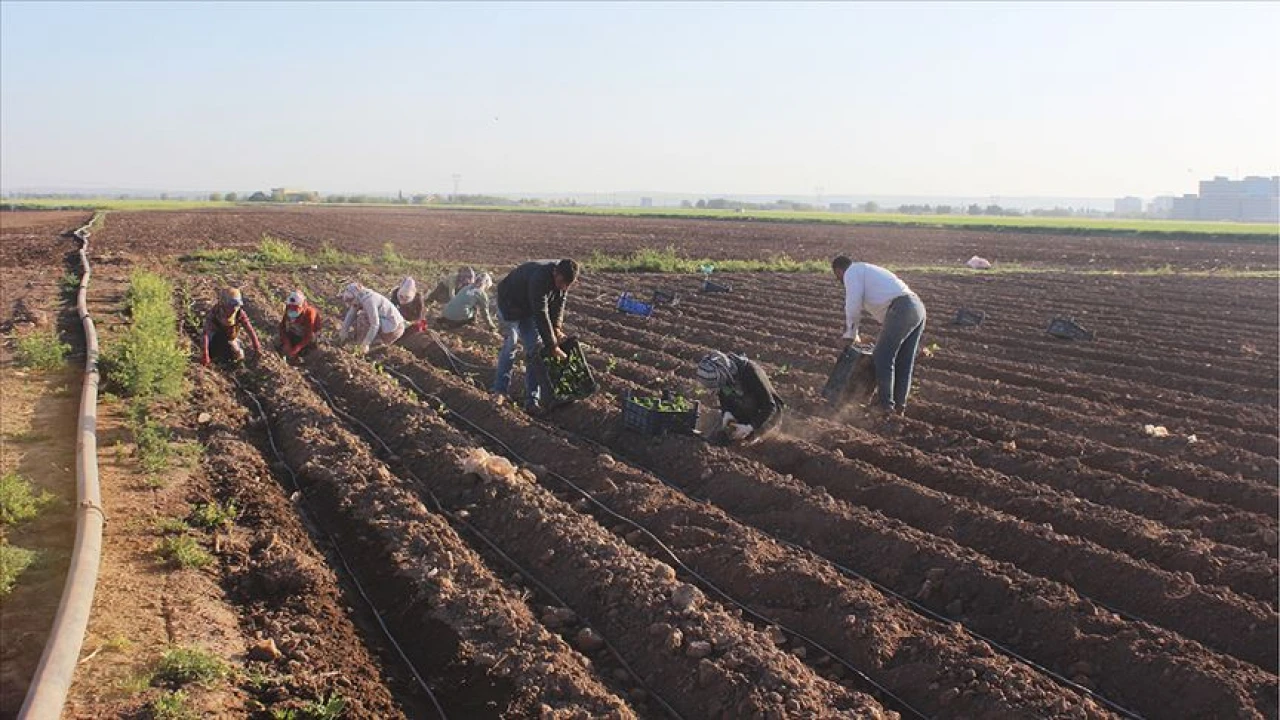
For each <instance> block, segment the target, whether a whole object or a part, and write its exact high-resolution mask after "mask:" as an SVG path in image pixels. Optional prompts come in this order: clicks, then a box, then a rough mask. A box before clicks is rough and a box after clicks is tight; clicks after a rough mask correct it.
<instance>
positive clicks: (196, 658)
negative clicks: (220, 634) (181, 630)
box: [151, 647, 228, 687]
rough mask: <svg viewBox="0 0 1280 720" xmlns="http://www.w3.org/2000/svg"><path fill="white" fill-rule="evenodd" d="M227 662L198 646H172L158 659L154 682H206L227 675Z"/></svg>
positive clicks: (164, 683)
mask: <svg viewBox="0 0 1280 720" xmlns="http://www.w3.org/2000/svg"><path fill="white" fill-rule="evenodd" d="M227 672H228V669H227V664H226V663H225V662H223V661H222V659H221V658H219V657H218V656H217V655H214V654H213V653H211V652H209V651H208V650H205V649H203V648H198V647H171V648H169V649H168V650H165V651H164V654H162V655H161V656H160V659H159V660H158V661H156V666H155V669H154V670H153V671H152V676H151V677H152V680H151V681H152V683H153V684H163V685H171V686H175V687H176V686H181V685H189V684H191V683H199V684H205V683H210V682H213V681H214V680H220V679H222V678H223V677H226V675H227Z"/></svg>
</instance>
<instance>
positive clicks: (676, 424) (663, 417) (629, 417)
mask: <svg viewBox="0 0 1280 720" xmlns="http://www.w3.org/2000/svg"><path fill="white" fill-rule="evenodd" d="M698 408H699V403H698V401H696V400H694V401H693V402H690V401H689V400H686V399H685V398H683V397H681V396H679V395H674V394H672V393H671V392H670V391H664V392H663V393H662V395H661V396H658V397H651V396H645V395H635V394H632V393H630V392H628V393H627V394H626V396H624V397H623V399H622V426H623V427H625V428H627V429H629V430H635V431H637V432H641V433H644V434H646V435H662V434H664V433H672V434H680V435H693V434H694V433H695V432H697V428H698Z"/></svg>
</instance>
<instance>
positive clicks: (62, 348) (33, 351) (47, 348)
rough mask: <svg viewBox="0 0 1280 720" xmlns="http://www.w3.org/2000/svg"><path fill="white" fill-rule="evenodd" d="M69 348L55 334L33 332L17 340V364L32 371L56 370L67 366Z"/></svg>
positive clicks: (51, 331) (50, 332) (51, 332)
mask: <svg viewBox="0 0 1280 720" xmlns="http://www.w3.org/2000/svg"><path fill="white" fill-rule="evenodd" d="M69 352H71V346H70V345H68V344H66V343H64V342H62V341H61V340H59V339H58V335H57V332H56V331H54V330H50V331H49V332H34V333H31V334H29V335H24V336H22V337H20V338H18V364H19V365H21V366H23V367H26V368H31V369H33V370H57V369H59V368H61V367H63V366H64V365H66V364H67V353H69Z"/></svg>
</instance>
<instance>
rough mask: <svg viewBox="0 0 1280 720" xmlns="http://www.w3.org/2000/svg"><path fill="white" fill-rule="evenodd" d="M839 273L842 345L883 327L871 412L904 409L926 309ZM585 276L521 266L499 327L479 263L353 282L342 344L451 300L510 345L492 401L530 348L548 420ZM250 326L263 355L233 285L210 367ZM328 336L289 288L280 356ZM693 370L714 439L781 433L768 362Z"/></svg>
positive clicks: (207, 332) (736, 359)
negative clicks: (707, 404) (422, 280)
mask: <svg viewBox="0 0 1280 720" xmlns="http://www.w3.org/2000/svg"><path fill="white" fill-rule="evenodd" d="M831 271H832V273H833V274H834V275H835V277H836V279H837V281H838V282H839V283H840V285H841V286H842V287H843V289H844V293H845V300H844V319H845V322H844V334H843V336H842V338H843V340H844V341H846V342H847V343H850V344H854V343H859V342H860V341H861V336H860V334H859V332H858V328H859V325H860V323H861V320H862V318H863V316H864V314H865V315H869V316H871V317H872V318H874V319H876V320H878V321H879V322H880V325H881V327H880V334H879V336H878V337H877V339H876V344H875V347H874V349H873V350H872V351H871V356H872V361H873V363H874V365H875V370H876V384H877V389H876V390H877V400H876V403H875V405H874V406H873V407H872V410H873V411H875V412H878V413H881V414H885V415H888V414H894V413H897V414H901V413H903V412H904V411H905V410H906V406H907V399H908V397H909V395H910V393H911V379H912V374H913V370H914V367H915V358H916V353H917V352H918V350H919V347H920V338H921V335H922V334H923V333H924V327H925V320H926V314H925V307H924V303H922V302H921V301H920V298H919V296H917V295H916V294H915V292H913V291H912V290H911V288H910V287H908V286H907V284H906V283H905V282H903V281H902V280H901V279H900V278H899V277H898V276H896V275H894V274H893V273H892V272H890V271H889V270H886V269H885V268H882V267H880V266H878V265H872V264H871V263H865V262H854V261H853V260H852V259H851V258H849V257H847V256H844V255H841V256H839V257H836V258H835V259H833V260H832V261H831ZM578 277H579V266H578V263H577V262H576V261H574V260H572V259H570V258H564V259H560V260H532V261H529V262H526V263H523V264H521V265H519V266H517V267H516V268H515V269H513V270H512V271H511V272H509V273H507V275H506V276H505V277H504V278H503V279H502V281H501V282H499V283H498V287H497V306H498V322H497V323H496V324H495V322H494V319H493V317H492V316H491V315H490V312H489V295H488V291H489V289H490V288H491V287H492V286H493V278H492V276H491V275H489V273H479V274H477V273H476V272H475V270H474V269H472V268H470V267H463V268H459V269H458V271H457V272H455V273H452V274H450V275H446V276H445V277H443V278H441V279H440V280H439V282H438V283H437V284H436V286H435V288H434V289H433V290H432V291H431V293H430V294H428V295H426V296H423V295H422V293H420V292H418V287H417V283H416V281H415V280H414V278H412V277H406V278H404V279H403V280H402V281H401V282H400V284H399V285H398V286H397V287H396V288H395V289H394V290H392V291H391V292H390V293H388V294H387V295H382V294H380V293H378V292H375V291H373V290H371V289H369V288H367V287H365V286H363V285H361V284H360V283H359V282H350V283H348V284H347V285H346V286H345V287H343V288H342V291H341V293H340V294H339V297H340V298H341V300H342V302H343V304H344V305H345V306H346V313H345V315H344V316H343V320H342V327H341V329H340V331H339V337H340V338H341V339H342V340H343V341H350V342H353V343H355V345H356V348H357V351H358V352H360V353H361V354H364V353H367V352H368V351H369V349H370V347H372V346H373V345H375V344H384V345H390V344H393V343H395V342H396V341H398V340H399V339H400V338H401V337H403V336H404V334H405V333H406V331H409V330H412V331H417V332H421V331H424V330H426V328H427V319H426V313H427V306H428V304H430V303H441V304H443V308H442V309H441V314H440V316H439V317H437V318H436V320H435V322H436V324H438V325H439V326H441V327H447V328H457V327H461V326H463V325H467V324H472V323H476V321H477V320H483V323H484V325H485V326H486V327H487V328H488V329H490V330H496V331H497V332H498V334H499V336H500V337H501V338H502V345H501V348H500V349H499V351H498V358H497V372H496V374H495V377H494V381H493V385H492V386H491V388H490V391H491V392H492V393H493V394H495V395H498V396H506V395H507V394H508V392H509V390H510V385H511V374H512V369H513V367H514V365H515V360H516V357H517V354H518V348H517V346H520V347H523V349H524V361H525V362H524V366H525V383H524V387H525V397H524V402H523V407H524V408H525V410H526V411H528V412H529V413H531V414H535V415H536V414H541V413H543V412H545V411H546V409H547V407H548V406H547V402H548V401H549V400H550V396H551V389H550V388H549V387H548V386H547V385H548V379H547V375H546V373H545V372H542V368H543V359H542V358H543V357H544V356H545V357H547V358H555V359H560V360H563V359H564V358H565V351H564V349H563V348H562V347H561V344H562V342H563V341H564V339H565V336H564V315H565V303H566V300H567V298H568V292H569V289H570V288H571V287H573V285H574V283H575V282H576V281H577V280H578ZM241 330H244V331H245V332H247V333H248V335H249V339H250V340H251V342H252V344H253V349H254V351H255V352H260V351H261V348H260V346H259V342H258V335H257V332H256V331H255V330H254V328H253V324H252V323H251V322H250V321H249V318H248V315H247V314H246V313H245V312H244V298H243V297H242V295H241V293H240V291H239V290H238V289H235V288H227V289H225V290H223V291H222V292H221V293H220V294H219V299H218V302H217V303H216V304H215V305H214V307H213V308H211V309H210V310H209V312H208V314H207V316H206V317H205V323H204V334H203V343H202V348H203V352H202V356H201V360H202V362H203V363H204V364H206V365H208V364H209V362H210V360H211V358H213V357H219V358H226V359H228V360H230V361H232V362H239V361H242V360H243V359H244V356H245V350H244V347H243V344H242V341H241V339H240V337H239V334H240V331H241ZM319 330H320V313H319V310H318V309H317V308H316V307H315V306H314V305H313V304H312V303H310V302H308V301H307V298H306V296H304V295H303V294H302V292H301V291H298V290H294V291H293V292H291V293H290V294H289V296H288V297H287V298H286V300H285V312H284V316H283V317H282V318H281V320H280V347H281V351H282V352H283V353H284V355H285V356H286V357H288V358H290V359H293V358H297V357H299V356H300V355H302V354H303V353H305V352H306V351H307V350H308V349H310V348H312V347H314V346H315V343H316V342H317V337H318V333H319ZM695 374H696V377H697V380H698V382H700V383H701V384H702V385H703V386H704V387H706V388H707V389H708V390H711V391H714V392H715V394H716V399H717V400H718V402H719V405H720V407H719V412H720V415H719V417H718V419H717V422H716V423H715V428H714V429H713V431H712V432H711V433H710V439H711V440H712V441H713V442H737V441H742V442H754V441H756V440H758V439H760V438H763V437H765V436H767V435H768V434H769V433H770V432H772V431H774V430H775V429H776V428H777V427H778V425H779V423H780V421H781V419H782V416H783V410H784V408H785V407H786V404H785V403H784V402H783V400H782V398H781V397H780V396H779V395H778V393H777V392H776V391H775V390H774V388H773V384H772V383H771V382H770V380H769V377H768V375H766V373H765V371H764V368H763V367H761V366H760V364H759V363H757V362H755V361H753V360H750V359H748V358H747V357H746V356H745V355H743V354H740V353H727V352H721V351H714V352H711V353H708V354H707V355H705V356H703V357H702V358H701V360H699V362H698V364H697V368H696V372H695Z"/></svg>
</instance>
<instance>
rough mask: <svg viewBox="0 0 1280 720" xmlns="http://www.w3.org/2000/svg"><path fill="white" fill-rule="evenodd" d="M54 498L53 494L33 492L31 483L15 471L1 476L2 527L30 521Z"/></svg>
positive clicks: (0, 508) (0, 521)
mask: <svg viewBox="0 0 1280 720" xmlns="http://www.w3.org/2000/svg"><path fill="white" fill-rule="evenodd" d="M53 498H54V496H53V494H52V493H48V492H39V493H35V492H32V488H31V483H29V482H27V479H26V478H24V477H22V476H21V475H19V474H18V473H17V472H15V471H13V470H10V471H9V472H6V473H5V474H3V475H0V525H13V524H15V523H20V522H23V521H24V520H30V519H31V518H33V517H35V516H36V515H39V514H40V510H41V509H43V508H44V506H45V505H48V504H49V503H50V502H53Z"/></svg>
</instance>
